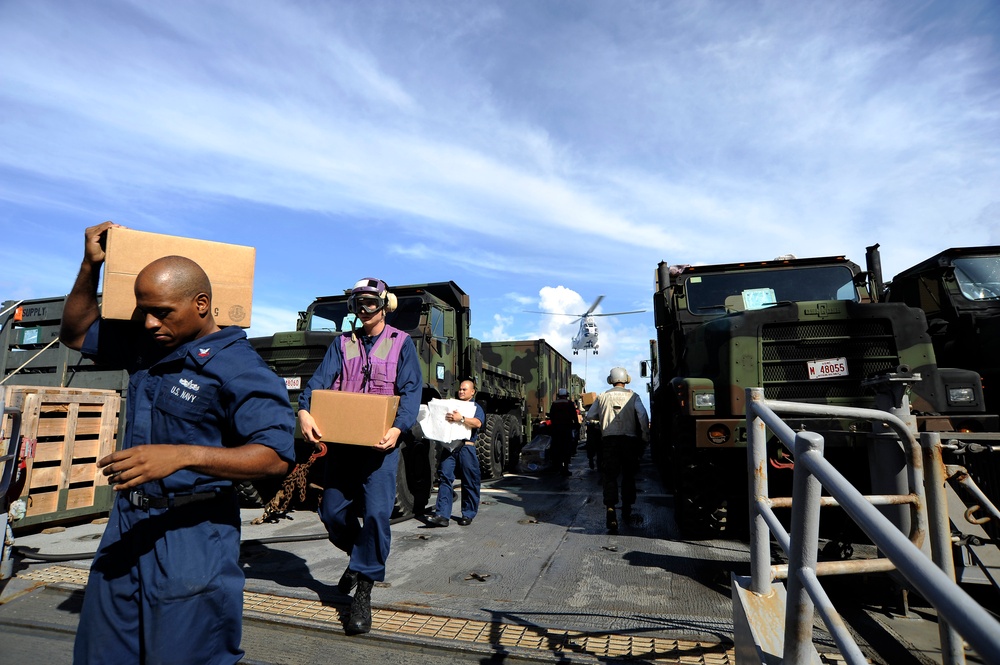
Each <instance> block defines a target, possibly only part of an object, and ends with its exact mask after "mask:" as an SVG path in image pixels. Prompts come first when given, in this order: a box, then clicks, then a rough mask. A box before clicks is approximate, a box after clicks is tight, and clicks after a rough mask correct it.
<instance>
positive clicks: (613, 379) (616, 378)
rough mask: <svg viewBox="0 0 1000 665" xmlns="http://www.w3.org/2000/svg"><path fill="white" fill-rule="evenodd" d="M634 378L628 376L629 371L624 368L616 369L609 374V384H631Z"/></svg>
mask: <svg viewBox="0 0 1000 665" xmlns="http://www.w3.org/2000/svg"><path fill="white" fill-rule="evenodd" d="M631 382H632V377H631V376H629V375H628V370H627V369H625V368H624V367H614V368H612V369H611V373H610V374H608V383H609V384H610V385H612V386H613V385H615V384H616V383H631Z"/></svg>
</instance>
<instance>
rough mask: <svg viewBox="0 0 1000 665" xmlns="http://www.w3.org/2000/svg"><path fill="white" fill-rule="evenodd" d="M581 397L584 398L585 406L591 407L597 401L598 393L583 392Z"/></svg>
mask: <svg viewBox="0 0 1000 665" xmlns="http://www.w3.org/2000/svg"><path fill="white" fill-rule="evenodd" d="M580 398H581V399H582V400H583V406H584V407H586V408H590V405H591V404H593V403H594V402H596V401H597V393H583V394H582V395H581V396H580Z"/></svg>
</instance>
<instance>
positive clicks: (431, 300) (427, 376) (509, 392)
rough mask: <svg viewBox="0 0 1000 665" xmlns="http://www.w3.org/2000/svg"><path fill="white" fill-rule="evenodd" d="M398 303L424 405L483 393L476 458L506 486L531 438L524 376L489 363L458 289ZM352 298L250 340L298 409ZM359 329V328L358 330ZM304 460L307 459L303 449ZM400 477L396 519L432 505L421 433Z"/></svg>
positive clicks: (404, 455) (429, 289) (408, 448)
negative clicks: (469, 391)
mask: <svg viewBox="0 0 1000 665" xmlns="http://www.w3.org/2000/svg"><path fill="white" fill-rule="evenodd" d="M390 291H391V292H392V293H394V294H395V295H396V299H397V302H398V305H397V308H396V310H395V311H393V312H391V313H389V314H388V316H387V322H388V323H389V324H390V325H392V326H395V327H396V328H399V329H400V330H403V331H404V332H406V333H408V334H409V335H410V337H411V338H412V339H413V342H414V343H415V345H416V348H417V355H418V356H419V358H420V368H421V374H422V375H423V395H422V403H424V404H426V403H427V402H429V401H430V400H431V399H435V398H450V397H454V396H455V395H456V394H457V391H458V385H459V383H460V382H461V381H462V380H463V379H464V378H469V377H471V378H473V379H474V380H475V381H476V384H477V386H478V392H477V395H476V401H477V402H479V403H480V404H482V406H483V409H484V410H485V411H486V422H485V423H484V424H483V427H482V429H481V430H480V432H479V437H478V440H477V443H476V451H477V453H478V454H479V461H480V466H481V469H482V474H483V478H484V479H491V478H499V477H500V476H502V475H503V471H504V469H505V468H506V467H507V466H508V464H510V463H511V455H510V451H511V450H512V449H513V450H519V449H520V447H521V446H522V445H523V441H524V437H525V433H526V431H530V429H529V428H530V422H529V421H528V419H527V416H526V411H525V399H524V383H523V381H522V379H521V377H520V376H518V375H517V374H515V373H512V372H509V371H506V370H504V369H502V368H499V367H495V366H492V365H490V364H488V363H487V362H485V361H484V352H483V345H482V344H481V343H480V342H479V340H477V339H475V338H474V337H472V335H471V334H470V324H471V317H472V310H471V308H470V306H469V296H468V295H467V294H466V293H465V292H464V291H462V289H461V288H459V287H458V285H457V284H455V283H454V282H436V283H432V284H418V285H409V286H397V287H394V288H390ZM348 293H349V292H345V293H344V294H343V295H336V296H324V297H320V298H317V299H316V300H314V301H313V302H312V303H311V304H310V305H309V306H308V307H307V308H306V310H305V311H303V312H300V313H299V319H298V322H297V324H296V330H295V331H290V332H280V333H275V334H274V335H272V336H270V337H256V338H253V339H251V340H250V342H251V344H253V346H254V348H256V349H257V352H258V353H259V354H260V355H261V357H262V358H264V360H265V362H267V363H268V365H270V366H271V368H272V369H273V370H274V371H275V372H276V373H277V374H278V375H279V376H281V377H283V378H284V379H285V385H286V386H287V387H288V392H289V398H290V399H291V401H292V405H293V406H295V405H296V404H297V401H298V396H299V393H300V392H301V391H302V388H303V387H304V386H305V383H306V382H307V381H308V380H309V378H310V377H311V376H312V375H313V372H314V371H315V370H316V368H317V367H319V364H320V362H321V361H322V359H323V356H324V354H325V353H326V349H327V347H328V346H329V345H330V344H331V343H332V342H333V340H334V339H336V338H337V337H338V336H339V335H342V334H344V333H349V332H350V331H351V329H352V325H353V323H354V315H353V314H350V313H348V311H347V300H348ZM358 325H359V326H360V322H359V323H358ZM297 445H298V447H299V451H300V455H302V456H306V457H307V456H308V454H309V453H310V452H311V450H304V447H305V444H304V442H302V441H301V440H299V441H298V442H297ZM400 452H401V454H400V456H399V463H400V468H399V473H398V474H397V488H396V489H397V491H396V497H397V498H396V504H397V505H396V516H397V517H403V516H406V515H408V514H411V513H412V512H413V510H414V509H415V508H417V509H419V508H421V507H423V506H424V505H425V502H426V501H427V500H428V498H429V495H430V489H431V483H432V480H433V474H434V472H435V469H436V450H435V447H434V446H432V445H430V444H429V443H428V442H427V441H422V440H420V439H419V438H417V437H416V436H415V435H414V433H412V432H409V433H404V436H403V438H402V444H401V448H400Z"/></svg>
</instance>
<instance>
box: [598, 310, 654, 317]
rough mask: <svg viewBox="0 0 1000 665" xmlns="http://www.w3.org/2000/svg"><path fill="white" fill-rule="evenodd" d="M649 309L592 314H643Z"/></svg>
mask: <svg viewBox="0 0 1000 665" xmlns="http://www.w3.org/2000/svg"><path fill="white" fill-rule="evenodd" d="M645 311H647V310H644V309H633V310H632V311H631V312H607V313H606V314H591V316H617V315H619V314H642V313H643V312H645Z"/></svg>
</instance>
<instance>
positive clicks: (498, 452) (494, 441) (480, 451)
mask: <svg viewBox="0 0 1000 665" xmlns="http://www.w3.org/2000/svg"><path fill="white" fill-rule="evenodd" d="M476 454H477V455H479V468H480V471H481V473H482V476H483V480H492V479H494V478H500V477H502V476H503V470H504V466H506V464H507V433H506V432H505V431H504V426H503V418H502V417H501V416H498V415H497V414H495V413H491V414H489V415H487V416H486V422H485V423H484V424H483V426H482V427H481V428H480V430H479V436H478V437H476Z"/></svg>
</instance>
